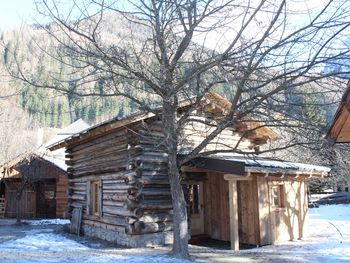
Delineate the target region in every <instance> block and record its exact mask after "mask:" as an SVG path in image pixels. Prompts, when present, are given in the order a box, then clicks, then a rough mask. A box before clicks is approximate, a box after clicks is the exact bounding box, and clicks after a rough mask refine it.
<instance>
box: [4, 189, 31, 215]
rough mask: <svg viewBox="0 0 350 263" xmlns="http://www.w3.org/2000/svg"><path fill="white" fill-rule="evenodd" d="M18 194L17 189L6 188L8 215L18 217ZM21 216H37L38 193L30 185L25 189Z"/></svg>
mask: <svg viewBox="0 0 350 263" xmlns="http://www.w3.org/2000/svg"><path fill="white" fill-rule="evenodd" d="M16 195H17V189H16V188H12V189H10V188H9V189H6V195H5V198H6V210H5V216H6V217H16ZM20 202H21V204H20V206H21V217H22V218H33V217H35V216H36V195H35V192H34V191H33V190H32V189H30V188H29V187H28V188H26V189H24V191H23V193H22V198H21V201H20Z"/></svg>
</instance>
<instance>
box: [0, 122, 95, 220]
mask: <svg viewBox="0 0 350 263" xmlns="http://www.w3.org/2000/svg"><path fill="white" fill-rule="evenodd" d="M88 127H89V125H88V124H86V123H85V122H84V121H83V120H81V119H79V120H77V121H75V122H74V123H72V124H71V125H69V126H67V127H65V128H64V129H61V130H60V131H58V132H57V133H56V135H55V136H54V137H53V138H52V139H51V140H50V141H49V142H48V144H52V143H55V142H57V141H60V140H62V139H64V138H67V137H69V136H71V135H72V134H74V133H76V132H79V131H81V130H84V129H86V128H88ZM38 134H40V136H43V132H42V131H40V132H39V133H38ZM38 141H42V139H41V138H38ZM48 144H45V145H42V146H41V147H39V148H38V149H36V151H34V152H29V153H24V154H22V155H20V156H18V157H16V158H14V159H12V160H10V161H8V162H6V163H4V164H2V165H0V197H2V198H3V199H4V201H5V212H4V215H5V217H9V218H11V217H16V214H17V213H16V207H17V204H16V202H17V201H16V200H17V197H18V195H19V194H20V213H21V217H22V218H55V217H58V218H62V217H64V216H65V214H66V208H67V198H68V194H67V186H68V178H67V166H66V164H65V153H64V149H60V150H57V151H53V152H48V151H47V149H46V146H47V145H48Z"/></svg>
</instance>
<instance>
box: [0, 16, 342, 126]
mask: <svg viewBox="0 0 350 263" xmlns="http://www.w3.org/2000/svg"><path fill="white" fill-rule="evenodd" d="M103 23H104V26H103V30H104V32H102V34H103V37H104V38H105V39H106V42H109V44H110V45H114V44H113V43H119V42H118V41H119V40H120V39H122V38H127V37H130V35H129V34H130V32H127V31H126V30H125V27H124V26H123V23H125V21H123V19H120V18H116V17H111V16H106V17H105V18H104V21H103ZM46 30H48V31H50V30H55V29H54V25H47V26H46ZM133 33H134V34H138V36H139V38H140V39H141V40H142V38H143V37H144V35H145V32H140V29H137V28H136V29H135V30H134V32H133ZM0 41H1V43H2V46H0V72H1V75H6V74H7V69H8V68H13V67H16V66H17V65H20V67H21V69H22V70H23V72H24V73H25V74H26V75H28V76H29V75H30V76H31V78H32V79H33V80H34V81H35V80H40V81H39V82H45V79H48V75H47V74H49V73H48V72H50V74H52V72H54V74H55V78H56V79H57V81H60V82H61V84H62V80H63V79H68V78H66V76H67V75H68V74H72V72H68V68H69V66H68V65H69V64H70V63H77V62H76V61H75V62H73V61H66V64H65V63H62V61H58V60H57V57H59V56H60V55H59V53H60V50H58V48H57V44H55V43H53V42H52V41H53V40H52V38H48V37H47V32H45V30H43V29H42V28H40V27H39V26H36V25H32V26H26V27H25V28H21V29H18V30H13V31H10V32H3V33H2V34H1V36H0ZM111 43H112V44H111ZM77 66H79V65H77ZM185 70H186V69H185ZM78 78H79V76H77V79H78ZM51 79H52V76H51ZM77 82H78V81H77ZM77 82H75V81H74V80H70V81H67V82H66V83H63V84H64V86H65V92H62V91H61V92H60V91H57V90H53V89H46V88H38V87H32V86H30V85H28V84H23V83H22V82H20V81H18V80H14V79H12V78H9V77H8V78H3V79H2V82H1V85H2V89H1V90H0V95H2V94H1V92H2V90H4V89H6V90H7V91H8V90H10V93H15V94H17V96H14V97H12V98H11V100H14V101H15V103H16V104H17V105H18V106H19V107H20V108H22V109H23V110H24V111H25V112H26V113H27V114H28V115H29V117H31V118H33V119H35V120H36V122H37V123H39V125H40V126H42V127H56V128H60V127H64V126H67V125H68V124H70V123H71V122H73V121H75V120H76V119H78V118H82V119H84V120H85V121H87V122H89V123H90V124H94V123H97V122H100V121H102V120H105V119H108V118H112V117H122V116H125V115H128V114H130V113H131V112H134V111H136V110H138V107H137V105H136V104H135V103H134V102H130V101H129V100H128V99H126V98H123V99H121V98H116V97H113V96H104V95H106V94H104V92H105V91H106V87H105V86H104V85H107V84H106V83H107V82H108V80H106V79H104V78H103V77H100V76H99V77H98V78H97V79H95V80H94V81H91V80H89V81H87V83H86V84H84V85H85V86H84V88H86V89H89V91H90V93H91V92H93V93H95V94H96V95H97V96H85V97H81V96H77V95H76V94H75V91H76V89H77V87H76V85H77V84H76V83H77ZM80 83H81V82H80ZM330 85H332V84H330ZM315 90H316V91H317V87H315V86H313V87H310V86H306V87H304V88H302V89H301V92H299V93H289V92H288V89H286V92H285V94H284V98H283V100H285V101H287V102H289V103H290V108H289V112H288V114H292V115H299V116H302V117H303V118H309V119H310V120H311V119H313V120H314V121H317V124H318V125H321V126H323V127H326V126H327V123H329V122H330V121H331V119H332V116H333V113H334V111H335V108H336V105H337V104H336V103H334V102H336V101H337V100H336V99H335V96H336V95H335V94H334V92H331V93H329V94H327V93H324V92H322V93H320V94H319V96H317V101H310V92H314V91H315ZM331 90H332V91H334V90H335V89H334V88H332V89H331ZM218 91H219V92H220V93H221V94H222V95H224V96H226V97H228V98H229V97H230V92H229V91H230V87H226V86H225V84H223V85H222V86H221V88H220V89H219V90H218ZM112 93H113V92H112ZM313 100H315V96H313ZM273 103H275V102H273ZM328 103H330V104H329V105H327V104H328ZM308 104H310V105H312V106H307V105H308ZM317 105H318V106H317ZM276 107H278V104H276ZM283 114H286V112H283Z"/></svg>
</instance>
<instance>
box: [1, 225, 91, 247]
mask: <svg viewBox="0 0 350 263" xmlns="http://www.w3.org/2000/svg"><path fill="white" fill-rule="evenodd" d="M72 248H74V250H82V249H88V247H86V246H84V245H81V244H79V243H78V242H76V241H74V240H71V239H68V238H66V237H64V236H61V235H58V234H56V233H54V232H53V229H33V230H30V231H26V236H25V237H23V238H19V239H16V240H14V241H12V242H6V243H3V244H1V245H0V250H1V251H4V252H5V251H7V252H11V251H12V252H13V251H17V250H20V251H40V250H42V251H64V250H69V249H72Z"/></svg>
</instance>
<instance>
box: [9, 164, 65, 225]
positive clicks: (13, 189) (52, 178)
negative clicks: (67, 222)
mask: <svg viewBox="0 0 350 263" xmlns="http://www.w3.org/2000/svg"><path fill="white" fill-rule="evenodd" d="M22 173H27V176H29V177H30V185H28V186H27V187H26V189H25V191H24V194H23V197H22V199H21V204H22V208H21V209H22V210H21V211H22V217H23V218H55V217H63V216H64V211H65V209H66V206H67V197H68V195H67V186H68V178H67V173H66V172H64V171H63V170H61V169H60V168H58V167H57V166H55V165H54V164H53V163H51V162H48V161H47V160H45V159H42V158H40V157H34V158H33V159H32V160H31V162H30V163H29V164H27V163H21V162H20V163H18V164H16V165H15V166H14V167H11V168H10V169H9V172H8V174H7V175H8V176H9V177H8V178H7V179H5V189H6V190H5V192H6V194H5V198H6V203H7V205H6V211H7V212H6V216H7V217H15V216H16V200H15V199H16V193H17V189H18V186H19V180H20V178H21V176H22ZM56 183H57V184H56ZM46 192H51V193H53V195H52V196H53V198H52V199H51V198H50V199H49V198H47V197H48V196H47V194H46Z"/></svg>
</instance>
